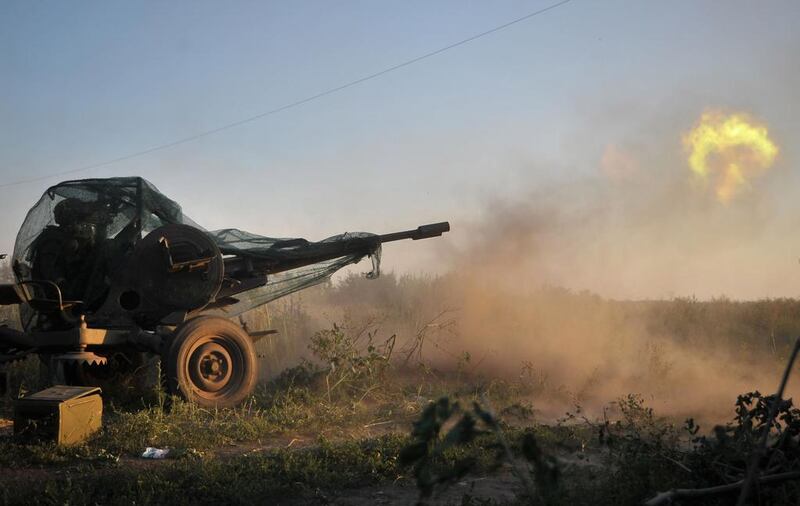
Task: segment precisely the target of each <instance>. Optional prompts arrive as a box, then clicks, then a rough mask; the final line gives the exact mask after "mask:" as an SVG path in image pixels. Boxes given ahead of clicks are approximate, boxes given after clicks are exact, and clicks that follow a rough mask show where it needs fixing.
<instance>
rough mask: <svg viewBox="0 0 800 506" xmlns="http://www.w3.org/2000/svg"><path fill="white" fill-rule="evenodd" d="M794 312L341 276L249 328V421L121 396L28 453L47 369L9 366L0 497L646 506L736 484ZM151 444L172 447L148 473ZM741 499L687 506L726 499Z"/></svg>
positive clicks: (242, 410)
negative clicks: (16, 417)
mask: <svg viewBox="0 0 800 506" xmlns="http://www.w3.org/2000/svg"><path fill="white" fill-rule="evenodd" d="M799 314H800V301H796V300H788V299H780V300H763V301H752V302H736V301H731V300H727V299H717V300H711V301H697V300H694V299H673V300H665V301H636V302H631V301H612V300H607V299H603V298H601V297H598V296H596V295H593V294H589V293H571V292H569V291H566V290H562V289H558V288H546V287H545V288H540V289H537V290H533V291H530V292H524V293H523V292H520V291H513V290H508V291H503V292H501V291H498V290H497V289H493V290H492V291H488V290H486V289H485V288H483V286H482V285H481V284H480V282H479V281H476V280H474V279H463V278H459V277H455V276H444V277H440V278H415V277H404V278H397V277H395V276H392V275H387V276H384V277H382V278H380V279H378V280H376V281H366V280H363V279H362V278H360V277H358V276H350V277H347V278H345V279H342V280H340V281H339V282H338V283H336V284H335V285H334V284H328V285H323V286H320V287H316V288H313V289H310V290H307V291H305V292H303V293H301V294H300V295H296V296H292V297H289V298H286V299H283V300H281V301H278V302H276V303H273V304H271V305H270V306H269V307H268V308H266V309H264V310H259V311H256V312H253V313H251V314H248V315H246V316H245V317H244V319H243V320H244V322H245V323H246V324H247V325H248V327H249V328H253V329H260V328H267V327H269V328H275V329H277V330H278V331H279V332H280V333H279V334H278V335H276V336H272V337H271V338H270V339H267V340H264V341H261V342H259V345H258V348H259V353H260V355H261V356H262V362H263V363H262V365H263V368H262V371H263V381H262V382H261V384H260V385H259V387H258V388H257V390H256V392H255V394H254V395H253V396H252V397H251V398H250V399H249V400H248V401H247V402H246V403H245V404H244V405H243V406H241V407H239V408H237V409H231V410H218V411H211V410H205V409H201V408H198V407H196V406H193V405H190V404H186V403H183V402H181V401H180V400H178V399H170V398H166V397H165V396H164V395H163V394H162V393H161V392H160V390H159V389H158V388H157V385H156V384H152V385H150V386H148V387H145V388H144V389H142V388H138V389H134V388H133V387H132V386H131V387H128V386H127V385H124V384H121V385H118V388H117V389H115V390H116V391H114V392H108V393H107V395H106V404H105V417H104V428H103V430H102V432H101V433H100V434H99V435H97V436H96V437H95V438H93V439H92V440H90V441H89V442H88V443H86V444H85V445H82V446H78V447H73V448H58V447H55V446H53V445H51V444H48V443H36V442H27V441H21V440H17V439H15V438H14V437H13V436H12V434H11V427H10V422H9V421H8V419H9V418H10V416H11V409H12V407H11V406H12V405H11V402H12V399H13V398H16V397H17V396H18V395H23V394H25V393H27V392H32V391H35V390H36V389H38V388H40V387H41V386H42V385H41V384H40V383H39V381H40V380H39V365H38V362H37V360H36V359H35V357H32V358H29V359H28V360H26V361H22V362H17V363H14V364H13V365H12V366H11V368H10V385H9V386H10V388H9V390H10V391H9V393H8V396H7V397H6V398H5V399H4V400H3V403H2V412H0V415H1V416H2V417H3V418H5V420H3V421H0V431H2V432H0V434H2V436H0V490H2V495H0V498H1V499H0V500H1V501H2V502H3V503H4V504H21V503H25V504H132V503H136V504H210V503H223V504H253V503H260V504H413V503H415V502H417V501H421V502H422V503H431V504H461V505H484V504H547V505H556V504H558V505H561V504H564V505H566V504H570V505H574V504H577V505H580V504H587V505H588V504H614V505H628V504H631V505H633V504H642V502H643V501H645V500H648V499H651V498H653V497H655V496H656V495H657V494H658V493H659V492H665V491H669V490H671V489H674V488H681V489H705V488H708V487H715V486H720V485H725V484H731V483H736V482H738V481H739V480H741V479H742V478H743V477H744V474H745V472H746V469H747V463H748V459H749V456H750V454H751V452H752V449H753V448H754V447H755V442H756V441H757V440H758V438H759V436H760V434H761V433H762V432H763V431H762V430H761V429H762V428H763V427H764V426H765V424H766V423H767V420H768V419H769V416H768V414H767V411H768V408H769V402H768V401H769V398H768V397H767V396H766V395H767V394H770V393H772V392H773V391H774V390H775V389H776V387H777V385H778V382H779V380H780V375H781V373H782V371H783V368H784V367H785V364H786V361H787V358H788V356H789V355H790V352H791V349H792V346H793V344H794V339H795V338H796V336H800V318H798V315H799ZM156 376H157V375H156ZM795 380H796V378H795ZM756 390H758V391H759V392H761V393H758V392H755V393H753V394H751V395H742V396H740V394H746V393H747V392H751V391H756ZM793 391H795V390H794V389H793V387H792V383H791V382H790V388H789V392H790V395H791V392H793ZM762 393H763V394H764V395H762ZM780 408H781V409H780V413H779V417H778V418H779V420H780V422H779V424H778V425H777V426H774V427H773V429H772V435H773V437H772V438H770V440H769V441H768V447H767V449H766V450H765V453H764V456H763V458H762V459H761V465H762V467H763V469H765V471H764V473H765V474H769V475H773V476H774V475H778V476H780V477H784V478H785V477H789V478H796V477H797V476H796V475H795V474H796V473H797V471H798V469H800V452H798V445H797V442H798V441H797V439H798V434H800V413H799V412H798V411H797V410H796V409H795V408H793V407H792V406H791V404H790V403H783V404H782V405H781V406H780ZM715 426H716V428H715ZM146 447H157V448H169V449H170V453H169V456H168V458H166V459H163V460H148V459H143V458H141V454H142V452H143V451H144V449H145V448H146ZM787 473H788V474H787ZM792 473H795V474H792ZM769 481H770V479H767V480H765V481H764V483H763V484H761V485H759V486H757V487H755V492H754V495H753V496H752V497H751V501H752V503H753V504H796V503H797V501H798V500H800V487H798V486H797V484H796V481H791V480H789V481H785V480H781V481H775V482H772V483H769ZM732 490H733V493H732V494H731V493H727V494H726V493H722V494H719V495H713V496H704V497H701V498H699V499H695V500H692V499H679V500H678V503H679V504H730V503H732V501H735V498H736V491H737V490H738V488H737V487H733V489H732ZM681 501H683V502H681ZM663 504H667V503H666V502H664V503H663Z"/></svg>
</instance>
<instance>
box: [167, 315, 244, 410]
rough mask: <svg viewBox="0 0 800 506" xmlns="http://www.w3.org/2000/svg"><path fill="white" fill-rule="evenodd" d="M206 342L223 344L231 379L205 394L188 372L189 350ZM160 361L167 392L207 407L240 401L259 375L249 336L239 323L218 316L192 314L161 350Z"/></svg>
mask: <svg viewBox="0 0 800 506" xmlns="http://www.w3.org/2000/svg"><path fill="white" fill-rule="evenodd" d="M212 340H213V341H212ZM203 342H215V343H216V344H219V345H221V346H223V347H224V348H225V349H226V351H227V352H228V354H229V356H230V358H231V364H230V365H229V367H230V370H231V371H230V374H231V378H230V380H229V381H231V383H230V384H226V385H225V386H224V387H223V389H222V390H220V391H219V393H215V394H204V392H203V391H202V390H201V389H200V388H198V387H197V385H195V384H194V382H193V380H192V378H191V374H190V372H189V365H190V359H191V355H190V354H191V352H192V350H193V349H196V348H197V346H199V345H200V344H201V343H203ZM237 362H238V363H237ZM161 364H162V365H161V367H162V369H163V372H164V374H165V386H166V389H167V393H169V394H172V395H177V396H179V397H182V398H183V399H186V400H188V401H190V402H194V403H196V404H198V405H200V406H203V407H208V408H230V407H234V406H237V405H239V404H241V403H242V402H243V401H244V400H245V399H246V398H247V397H249V396H250V394H251V393H252V392H253V389H254V388H255V386H256V379H257V377H258V361H257V358H256V351H255V348H254V346H253V342H252V340H251V339H250V336H249V335H248V334H247V333H246V332H245V331H244V329H242V328H241V327H240V326H239V325H237V324H235V323H233V322H232V321H230V320H228V319H225V318H220V317H218V316H199V317H197V318H192V319H191V320H189V321H186V322H184V323H183V324H181V325H180V326H179V327H178V328H177V329H175V332H174V333H173V334H172V337H171V339H170V340H169V341H168V343H167V345H166V347H165V350H164V353H163V354H162V357H161Z"/></svg>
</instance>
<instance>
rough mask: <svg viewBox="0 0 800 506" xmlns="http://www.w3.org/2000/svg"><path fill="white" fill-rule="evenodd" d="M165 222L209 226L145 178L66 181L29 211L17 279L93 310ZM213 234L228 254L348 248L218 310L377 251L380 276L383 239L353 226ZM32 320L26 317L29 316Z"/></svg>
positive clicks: (328, 252)
mask: <svg viewBox="0 0 800 506" xmlns="http://www.w3.org/2000/svg"><path fill="white" fill-rule="evenodd" d="M165 224H187V225H191V226H193V227H196V228H199V229H201V230H203V229H202V227H200V226H198V225H197V224H196V223H195V222H194V221H192V220H191V219H189V218H188V217H186V216H185V215H184V214H183V212H182V210H181V207H180V206H179V205H178V204H177V203H176V202H174V201H172V200H170V199H169V198H167V197H166V196H164V195H163V194H161V193H160V192H159V191H158V189H157V188H156V187H155V186H153V185H152V184H151V183H149V182H148V181H146V180H144V179H142V178H140V177H120V178H108V179H85V180H77V181H67V182H63V183H60V184H58V185H55V186H53V187H51V188H49V189H48V190H47V191H46V192H45V193H44V195H42V197H41V199H39V201H38V202H37V203H36V205H35V206H33V208H32V209H31V210H30V211H29V212H28V214H27V216H26V218H25V221H24V222H23V224H22V227H21V228H20V231H19V233H18V235H17V240H16V243H15V245H14V254H13V259H12V265H13V267H14V272H15V275H16V276H17V280H18V281H30V280H41V279H46V280H50V281H53V282H55V283H56V284H58V286H59V288H60V289H61V291H62V293H63V296H64V298H65V299H67V300H80V301H83V302H84V304H85V307H86V308H87V309H88V310H89V311H91V310H92V309H95V308H97V307H98V306H99V305H100V304H102V302H103V300H104V298H105V296H106V294H107V293H108V289H109V283H110V276H111V273H113V272H114V269H117V268H119V267H120V266H121V265H122V264H123V263H124V261H125V259H126V257H127V256H128V255H129V254H130V253H131V252H132V251H133V248H134V247H135V245H136V243H137V242H138V241H139V240H140V239H141V238H143V237H144V236H145V235H147V234H148V233H149V232H150V231H152V230H154V229H155V228H158V227H159V226H162V225H165ZM207 233H208V234H209V236H210V237H212V238H213V240H214V241H215V242H216V243H217V245H218V246H219V249H220V251H221V252H222V253H223V255H238V256H243V257H251V258H255V259H267V260H274V261H275V262H283V263H286V262H291V261H293V260H297V259H303V258H309V257H314V256H318V255H319V254H324V255H325V256H328V257H329V256H332V255H338V254H339V253H341V255H340V256H336V257H335V258H333V259H331V260H325V261H321V262H317V263H314V264H311V265H307V266H301V267H296V268H293V269H291V270H288V271H285V272H281V273H279V274H275V275H272V276H270V277H269V278H268V282H267V284H266V285H265V286H262V287H258V288H255V289H253V290H250V291H248V292H244V293H241V294H237V295H236V299H237V300H238V302H236V303H235V304H232V305H228V306H227V307H224V308H222V309H217V310H215V311H216V312H217V313H218V314H224V315H225V316H235V315H237V314H239V313H242V312H244V311H247V310H249V309H252V308H254V307H257V306H259V305H262V304H266V303H267V302H269V301H271V300H274V299H277V298H279V297H282V296H284V295H287V294H289V293H292V292H294V291H297V290H300V289H302V288H306V287H308V286H311V285H314V284H317V283H320V282H322V281H324V280H326V279H328V278H329V277H330V276H331V275H332V274H333V273H334V272H336V271H337V270H339V269H341V268H342V267H344V266H346V265H349V264H352V263H355V262H358V261H359V260H361V259H362V258H363V257H364V256H367V255H369V256H371V257H372V258H373V272H372V275H377V267H378V261H379V256H380V242H379V241H378V239H377V236H375V235H374V234H366V233H347V234H341V235H337V236H333V237H329V238H327V239H325V240H323V241H319V242H309V241H305V240H303V239H278V238H271V237H264V236H259V235H256V234H251V233H249V232H245V231H242V230H237V229H223V230H217V231H211V232H207ZM353 239H356V240H357V241H356V242H357V243H358V247H357V248H354V247H353ZM28 313H30V310H28ZM25 319H26V318H25V316H23V323H25Z"/></svg>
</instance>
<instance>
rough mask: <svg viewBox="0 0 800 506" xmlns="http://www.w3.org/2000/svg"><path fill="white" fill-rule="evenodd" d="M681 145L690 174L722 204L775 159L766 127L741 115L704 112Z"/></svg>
mask: <svg viewBox="0 0 800 506" xmlns="http://www.w3.org/2000/svg"><path fill="white" fill-rule="evenodd" d="M683 144H684V146H685V147H686V149H687V151H688V152H689V167H690V168H691V170H692V172H693V173H694V174H695V175H696V176H698V177H699V178H700V179H701V180H702V181H704V182H706V183H708V184H710V185H712V186H713V188H714V193H715V194H716V196H717V199H718V200H719V201H720V202H723V203H725V202H729V201H730V200H731V199H733V198H734V197H736V196H738V195H739V194H741V193H742V192H743V191H744V190H745V189H747V188H749V187H750V181H751V180H752V179H754V178H756V177H758V176H760V175H762V174H763V173H764V172H766V171H767V169H769V168H770V167H771V166H772V164H773V163H774V162H775V158H776V157H777V156H778V146H776V145H775V143H774V142H773V141H772V139H770V137H769V133H768V131H767V127H766V126H765V125H763V124H761V123H758V122H757V121H755V120H753V119H751V118H750V117H748V116H747V115H746V114H743V113H734V114H725V113H721V112H705V113H703V115H702V116H701V117H700V120H699V121H698V122H697V124H696V125H695V126H694V128H693V129H692V130H691V131H689V132H688V133H687V134H686V135H685V136H684V137H683Z"/></svg>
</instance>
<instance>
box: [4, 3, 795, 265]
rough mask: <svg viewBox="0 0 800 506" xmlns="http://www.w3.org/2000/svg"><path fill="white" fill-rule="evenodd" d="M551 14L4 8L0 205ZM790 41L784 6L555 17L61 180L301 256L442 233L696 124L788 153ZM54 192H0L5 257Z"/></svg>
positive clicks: (389, 7) (644, 7) (331, 8)
mask: <svg viewBox="0 0 800 506" xmlns="http://www.w3.org/2000/svg"><path fill="white" fill-rule="evenodd" d="M551 3H553V2H546V1H533V0H527V1H522V0H520V1H505V2H500V1H497V2H477V1H469V2H467V1H433V2H432V1H403V2H388V1H386V2H378V1H371V2H368V1H344V0H342V1H316V2H311V1H292V2H266V1H262V2H245V1H236V2H219V1H213V2H212V1H194V0H193V1H170V2H155V1H150V2H119V1H80V2H55V1H27V0H25V1H13V0H4V1H3V2H2V3H0V184H2V183H5V182H8V181H14V180H18V179H24V178H28V177H36V176H40V175H46V174H49V173H53V172H58V171H64V170H69V169H72V168H75V167H80V166H85V165H89V164H93V163H97V162H102V161H105V160H107V159H112V158H116V157H118V156H122V155H126V154H128V153H130V152H135V151H138V150H141V149H146V148H148V147H151V146H153V145H158V144H161V143H164V142H169V141H171V140H175V139H178V138H182V137H185V136H188V135H192V134H195V133H198V132H202V131H204V130H207V129H210V128H214V127H216V126H219V125H221V124H225V123H229V122H231V121H236V120H238V119H241V118H244V117H248V116H251V115H254V114H257V113H259V112H263V111H265V110H270V109H273V108H275V107H278V106H281V105H283V104H285V103H288V102H292V101H295V100H298V99H302V98H304V97H306V96H309V95H313V94H315V93H318V92H320V91H322V90H324V89H327V88H330V87H333V86H337V85H339V84H342V83H344V82H347V81H350V80H352V79H354V78H358V77H361V76H362V75H365V74H369V73H372V72H376V71H379V70H381V69H383V68H385V67H388V66H391V65H393V64H396V63H398V62H401V61H404V60H407V59H409V58H413V57H415V56H418V55H420V54H423V53H426V52H428V51H431V50H435V49H437V48H439V47H441V46H444V45H447V44H450V43H452V42H455V41H458V40H460V39H463V38H466V37H468V36H471V35H473V34H475V33H478V32H482V31H484V30H487V29H490V28H492V27H494V26H496V25H499V24H502V23H504V22H507V21H509V20H511V19H514V18H516V17H519V16H522V15H524V14H526V13H529V12H532V11H535V10H537V9H539V8H542V7H545V6H547V5H550V4H551ZM798 26H800V2H796V1H782V2H780V1H764V2H753V1H721V0H718V1H669V2H667V1H663V2H655V1H632V0H631V1H621V0H620V1H591V0H574V1H573V2H571V3H568V4H566V5H564V6H561V7H559V8H557V9H554V10H552V11H550V12H547V13H545V14H543V15H541V16H537V17H534V18H532V19H530V20H527V21H525V22H522V23H519V24H517V25H514V26H512V27H510V28H508V29H506V30H503V31H501V32H498V33H494V34H491V35H489V36H487V37H484V38H482V39H480V40H477V41H474V42H472V43H469V44H467V45H464V46H461V47H458V48H455V49H453V50H451V51H448V52H445V53H443V54H440V55H437V56H435V57H432V58H430V59H427V60H425V61H422V62H420V63H417V64H414V65H412V66H409V67H406V68H403V69H400V70H398V71H396V72H393V73H390V74H388V75H385V76H382V77H380V78H378V79H375V80H373V81H369V82H366V83H363V84H361V85H358V86H356V87H353V88H350V89H347V90H345V91H343V92H341V93H338V94H335V95H332V96H328V97H324V98H322V99H320V100H317V101H315V102H312V103H309V104H305V105H302V106H300V107H297V108H294V109H291V110H288V111H285V112H282V113H279V114H276V115H273V116H270V117H268V118H265V119H263V120H259V121H256V122H253V123H249V124H246V125H243V126H241V127H238V128H234V129H231V130H227V131H225V132H222V133H220V134H217V135H213V136H210V137H206V138H203V139H200V140H198V141H196V142H190V143H187V144H183V145H180V146H176V147H174V148H170V149H168V150H164V151H160V152H157V153H153V154H149V155H146V156H142V157H140V158H136V159H133V160H129V161H125V162H121V163H117V164H114V165H110V166H107V167H103V168H100V169H95V170H90V171H86V172H82V173H80V174H74V175H71V176H68V177H67V179H73V178H79V177H107V176H113V175H142V176H144V177H146V178H147V179H149V180H150V181H152V182H153V183H154V184H155V185H156V186H158V187H159V188H160V189H161V190H162V191H163V192H165V193H166V194H167V195H169V196H171V197H172V198H174V199H176V200H178V201H179V202H181V203H182V204H183V206H184V208H185V210H186V212H187V214H189V215H190V216H192V217H193V218H194V219H195V220H196V221H198V222H199V223H201V224H203V225H204V226H206V227H208V228H219V227H228V226H235V227H239V228H244V229H248V230H251V231H253V232H257V233H262V234H265V235H277V236H292V235H302V236H308V237H310V238H321V237H324V236H327V235H330V234H333V233H338V232H342V231H344V230H370V231H376V232H384V231H388V230H390V229H393V228H396V227H406V226H412V225H416V224H418V223H423V222H428V221H439V220H442V219H451V220H452V221H453V222H454V234H455V233H456V229H455V226H456V225H457V223H458V222H459V220H469V219H472V218H474V217H475V216H476V213H477V214H480V212H481V211H480V209H481V207H482V206H483V205H484V202H485V201H486V200H488V199H493V198H498V197H499V198H502V197H503V196H506V195H507V196H508V197H509V198H513V197H514V196H517V195H520V194H521V193H524V192H525V191H527V190H528V189H530V188H537V187H545V186H546V185H548V184H559V183H563V182H565V181H572V180H577V179H581V178H585V177H594V176H596V175H597V167H598V160H599V159H600V157H601V156H602V153H603V149H604V147H605V146H606V145H608V144H620V145H633V146H642V145H645V146H646V145H648V144H651V143H653V144H659V145H661V144H663V143H667V144H670V143H673V144H675V145H676V146H677V145H678V143H679V134H680V129H681V128H686V127H688V126H690V125H691V123H692V122H693V121H694V119H695V118H696V117H697V116H698V115H699V114H700V112H702V110H703V108H704V107H732V108H737V109H739V108H740V109H745V110H747V111H749V112H751V113H752V114H755V115H756V116H758V117H760V118H763V119H765V121H767V122H768V123H769V124H770V126H771V129H772V131H773V132H774V135H775V136H776V137H777V138H778V139H779V140H780V141H781V142H782V148H788V145H789V144H790V143H792V142H795V141H796V140H797V138H798V133H800V122H799V121H798V117H800V109H799V108H798V100H797V99H798V98H800V97H798V95H797V92H796V91H792V90H796V89H797V85H798V84H800V83H799V82H798V69H797V68H798V66H800V54H799V50H800V35H798V28H797V27H798ZM648 132H655V133H657V134H658V135H659V136H660V137H659V138H658V139H653V138H651V137H648V135H647V133H648ZM670 145H672V144H670ZM789 151H790V150H788V149H783V153H784V154H787V153H788V152H789ZM676 156H677V155H676ZM59 180H60V178H53V179H48V180H46V181H40V182H36V183H29V184H23V185H19V186H14V187H10V188H0V198H1V199H2V201H3V211H4V213H5V219H4V220H2V221H1V222H0V245H2V249H3V250H4V251H10V249H11V238H12V237H13V235H14V234H15V233H16V230H17V228H18V227H19V224H20V223H21V221H22V218H23V216H24V213H25V211H26V210H27V209H28V208H29V207H30V205H32V204H33V203H34V202H35V200H36V199H37V198H38V196H39V195H40V194H41V193H42V191H43V190H44V189H45V188H46V187H47V186H49V185H51V184H54V183H56V182H58V181H59ZM778 186H780V185H778ZM791 197H792V198H794V197H795V196H794V195H792V196H791ZM396 251H398V252H399V256H401V257H403V258H400V259H397V258H395V259H392V256H391V255H392V253H391V250H388V249H387V256H386V265H387V267H389V268H391V266H392V265H393V264H394V265H396V266H403V267H404V268H409V269H415V268H418V265H419V262H421V261H422V260H424V259H425V258H426V257H425V255H426V254H428V253H430V251H429V248H428V247H423V246H422V244H421V243H420V244H416V245H414V249H413V250H412V249H411V248H409V247H400V248H398V249H397V250H396ZM412 257H413V258H414V259H416V260H414V261H413V262H412V260H410V258H412ZM418 261H419V262H418ZM415 262H416V263H415Z"/></svg>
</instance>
